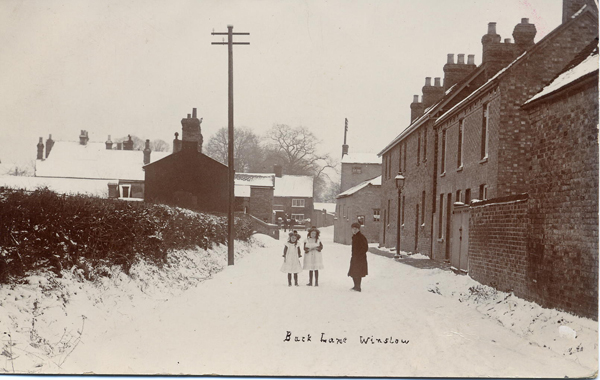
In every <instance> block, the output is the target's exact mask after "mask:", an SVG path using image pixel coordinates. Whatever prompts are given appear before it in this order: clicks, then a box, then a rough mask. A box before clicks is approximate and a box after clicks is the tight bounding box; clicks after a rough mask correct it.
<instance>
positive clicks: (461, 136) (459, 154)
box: [456, 119, 465, 169]
mask: <svg viewBox="0 0 600 380" xmlns="http://www.w3.org/2000/svg"><path fill="white" fill-rule="evenodd" d="M464 130H465V120H464V119H460V121H459V122H458V147H457V162H456V167H457V168H459V169H460V168H462V167H463V151H464V148H463V147H464V141H463V140H464Z"/></svg>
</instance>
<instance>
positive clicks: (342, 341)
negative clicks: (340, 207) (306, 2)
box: [61, 228, 597, 377]
mask: <svg viewBox="0 0 600 380" xmlns="http://www.w3.org/2000/svg"><path fill="white" fill-rule="evenodd" d="M331 232H332V230H331V228H328V229H326V230H325V231H324V234H323V240H324V245H325V248H324V250H323V258H324V259H323V260H324V264H325V269H323V270H322V271H320V279H319V282H320V283H319V285H320V286H319V287H309V286H306V285H305V284H306V282H307V278H308V274H307V273H306V272H303V273H301V274H300V284H301V286H299V287H295V286H292V287H288V285H287V278H286V274H284V273H281V272H280V271H279V268H280V266H281V263H282V260H283V258H282V257H281V253H282V249H283V241H273V240H271V241H270V242H269V241H268V240H265V239H268V238H265V239H263V240H265V242H266V247H265V248H258V249H256V251H255V252H252V253H251V254H249V255H247V256H246V257H244V258H243V259H242V260H239V261H238V262H236V265H234V266H230V267H227V268H226V269H225V270H224V271H222V272H220V273H218V274H216V275H215V276H214V277H213V278H212V279H210V280H208V281H205V282H203V283H201V284H200V285H198V287H196V288H194V289H190V290H188V291H186V292H185V293H183V294H182V295H180V296H177V297H174V298H171V299H169V300H168V301H166V302H156V303H154V304H153V305H152V306H151V307H146V308H138V309H136V308H128V309H127V310H128V312H129V313H134V314H132V315H129V318H130V319H131V321H130V322H127V323H121V324H120V325H118V326H115V327H114V328H113V329H111V330H110V332H107V333H105V334H103V335H102V336H87V337H85V338H84V339H83V342H82V344H80V345H79V346H78V347H77V349H76V350H75V351H73V353H72V354H71V355H70V357H69V358H68V360H67V361H66V362H65V363H64V365H63V367H62V369H61V371H63V372H64V373H90V372H92V373H98V374H100V373H103V374H106V373H111V374H134V373H135V374H195V375H200V374H219V375H273V376H278V375H291V376H394V377H398V376H401V377H423V376H427V377H438V376H442V377H467V376H468V377H472V376H477V377H479V376H482V377H485V376H493V377H515V376H517V377H564V376H569V377H583V376H593V373H594V371H595V369H596V368H597V362H596V363H595V368H591V367H590V366H585V365H580V364H578V363H576V362H575V361H573V360H570V359H569V358H568V357H565V356H564V355H560V354H557V353H555V352H553V351H551V350H549V349H547V348H543V347H539V346H536V345H534V344H531V343H530V342H529V341H528V340H526V339H523V338H522V337H520V336H518V335H517V334H515V333H513V332H511V331H510V330H509V329H507V328H506V327H503V326H502V325H501V324H500V323H498V322H497V321H495V320H492V319H490V318H488V317H486V316H484V315H483V314H481V313H480V312H479V311H477V310H476V309H475V308H473V307H472V306H468V305H466V304H464V303H460V302H458V301H457V300H456V299H451V298H447V297H442V296H440V295H439V294H435V293H434V292H431V291H428V285H429V284H431V283H435V276H441V275H444V276H454V274H452V273H447V272H443V271H441V270H440V269H417V268H414V267H411V266H408V265H404V264H402V263H398V262H396V261H394V260H393V259H389V258H385V257H381V256H376V255H373V254H369V256H368V260H369V276H367V277H366V278H365V279H364V280H363V292H362V293H357V292H353V291H350V288H351V287H352V281H351V279H350V278H349V277H347V276H346V274H347V270H348V264H349V259H350V247H349V246H343V245H339V244H334V243H333V242H332V236H331ZM288 334H291V339H290V340H289V341H288V340H287V339H286V337H288ZM296 337H298V338H299V340H301V341H299V342H296V341H295V340H296V339H295V338H296ZM322 338H324V339H325V342H323V341H322ZM366 338H372V339H374V340H375V343H373V341H372V340H371V339H369V340H368V343H364V339H366ZM378 338H379V339H381V342H382V343H379V342H377V341H376V339H378ZM330 339H331V340H330ZM386 339H387V342H388V343H384V342H386ZM361 340H362V342H361ZM396 342H397V343H396ZM596 349H597V347H596Z"/></svg>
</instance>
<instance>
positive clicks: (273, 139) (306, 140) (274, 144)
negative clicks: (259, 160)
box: [263, 124, 336, 178]
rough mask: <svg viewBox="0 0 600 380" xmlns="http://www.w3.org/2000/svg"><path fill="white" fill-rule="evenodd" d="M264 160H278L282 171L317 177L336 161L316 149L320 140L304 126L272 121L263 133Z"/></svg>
mask: <svg viewBox="0 0 600 380" xmlns="http://www.w3.org/2000/svg"><path fill="white" fill-rule="evenodd" d="M265 142H266V143H265V162H266V163H265V164H263V167H266V166H269V164H271V169H270V170H272V165H273V164H279V165H281V166H282V167H283V172H284V173H285V174H292V175H312V176H315V178H319V177H321V175H322V174H323V173H324V170H325V169H327V168H332V169H335V166H336V162H335V161H334V160H333V159H332V158H331V157H330V156H329V155H328V154H320V153H318V147H319V144H320V143H321V142H320V141H319V139H317V137H316V136H315V135H314V134H313V133H312V132H311V131H309V130H308V129H307V128H306V127H297V128H292V127H290V126H288V125H285V124H276V125H274V126H273V128H271V130H269V132H268V133H267V135H266V136H265Z"/></svg>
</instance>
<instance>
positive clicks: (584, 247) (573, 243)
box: [528, 73, 599, 320]
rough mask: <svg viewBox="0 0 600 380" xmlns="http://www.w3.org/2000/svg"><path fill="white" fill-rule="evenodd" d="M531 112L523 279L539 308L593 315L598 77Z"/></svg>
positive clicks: (595, 303) (595, 310) (595, 301)
mask: <svg viewBox="0 0 600 380" xmlns="http://www.w3.org/2000/svg"><path fill="white" fill-rule="evenodd" d="M591 79H592V80H590V81H588V82H587V84H585V86H579V87H578V88H572V89H570V92H568V93H562V94H558V95H557V96H554V97H552V98H551V99H550V100H548V101H545V102H543V103H541V104H539V103H538V104H537V105H535V106H534V107H533V108H530V109H529V110H528V111H529V114H530V118H531V120H532V133H533V135H532V137H533V146H532V161H531V170H530V209H529V216H530V219H531V225H530V227H529V236H530V242H529V249H530V262H529V276H530V277H531V279H532V281H533V282H532V297H533V298H534V299H535V300H536V301H537V302H539V303H540V304H542V305H544V306H547V307H553V308H561V309H566V310H569V311H572V312H575V313H577V314H580V315H584V316H586V317H591V318H594V319H596V320H597V318H598V195H599V193H598V170H599V165H598V87H597V83H598V76H597V73H596V76H595V77H592V78H591Z"/></svg>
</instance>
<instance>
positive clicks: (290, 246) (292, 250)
mask: <svg viewBox="0 0 600 380" xmlns="http://www.w3.org/2000/svg"><path fill="white" fill-rule="evenodd" d="M283 257H284V259H283V265H282V266H281V271H282V272H284V273H287V274H288V286H292V274H293V275H294V283H295V285H296V286H298V273H300V272H302V265H300V259H299V258H300V257H302V255H301V254H300V247H299V246H298V235H297V234H295V233H293V232H290V234H289V238H288V241H287V243H286V244H285V247H284V248H283Z"/></svg>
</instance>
